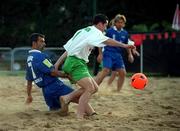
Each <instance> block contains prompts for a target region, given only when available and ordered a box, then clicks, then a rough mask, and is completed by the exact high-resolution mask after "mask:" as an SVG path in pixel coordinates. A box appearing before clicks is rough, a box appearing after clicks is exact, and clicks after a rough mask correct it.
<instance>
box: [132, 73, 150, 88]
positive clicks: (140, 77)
mask: <svg viewBox="0 0 180 131" xmlns="http://www.w3.org/2000/svg"><path fill="white" fill-rule="evenodd" d="M147 83H148V79H147V77H146V76H145V75H144V74H143V73H135V74H134V75H133V76H132V77H131V86H132V87H134V88H135V89H139V90H142V89H144V87H145V86H146V85H147Z"/></svg>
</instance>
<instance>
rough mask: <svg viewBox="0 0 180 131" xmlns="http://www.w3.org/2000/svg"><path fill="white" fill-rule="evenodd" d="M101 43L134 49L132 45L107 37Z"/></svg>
mask: <svg viewBox="0 0 180 131" xmlns="http://www.w3.org/2000/svg"><path fill="white" fill-rule="evenodd" d="M103 43H104V44H106V45H109V46H117V47H122V48H125V49H134V48H135V46H134V45H128V44H124V43H121V42H118V41H116V40H113V39H111V38H109V39H107V40H106V41H104V42H103Z"/></svg>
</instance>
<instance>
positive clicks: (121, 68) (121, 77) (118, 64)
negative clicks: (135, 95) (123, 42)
mask: <svg viewBox="0 0 180 131" xmlns="http://www.w3.org/2000/svg"><path fill="white" fill-rule="evenodd" d="M113 68H114V69H116V71H117V72H118V81H117V91H120V90H121V89H122V86H123V84H124V81H125V76H126V69H125V65H124V61H123V58H122V56H121V54H119V55H118V56H117V58H116V61H114V65H113Z"/></svg>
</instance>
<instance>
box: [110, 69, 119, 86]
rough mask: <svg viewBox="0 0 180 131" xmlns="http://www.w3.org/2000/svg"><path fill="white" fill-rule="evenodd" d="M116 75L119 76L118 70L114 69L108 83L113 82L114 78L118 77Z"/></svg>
mask: <svg viewBox="0 0 180 131" xmlns="http://www.w3.org/2000/svg"><path fill="white" fill-rule="evenodd" d="M116 76H117V72H116V71H112V72H111V76H110V77H109V79H108V85H111V84H112V82H113V81H114V79H115V78H116Z"/></svg>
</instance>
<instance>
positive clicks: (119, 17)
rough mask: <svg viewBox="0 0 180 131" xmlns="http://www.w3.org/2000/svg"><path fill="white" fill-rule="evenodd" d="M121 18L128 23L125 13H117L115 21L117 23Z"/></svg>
mask: <svg viewBox="0 0 180 131" xmlns="http://www.w3.org/2000/svg"><path fill="white" fill-rule="evenodd" d="M119 20H123V21H124V23H126V17H125V16H124V15H120V14H117V15H116V16H115V18H114V23H116V22H117V21H119Z"/></svg>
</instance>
